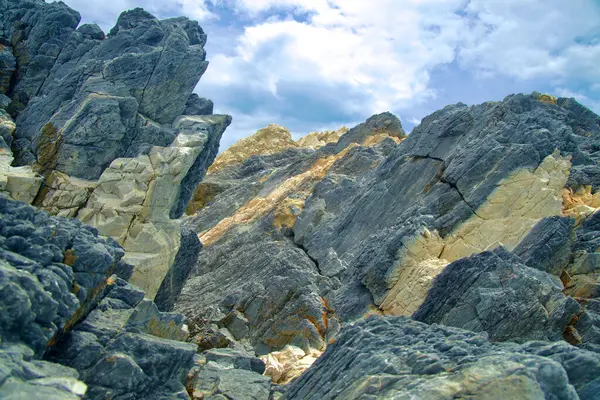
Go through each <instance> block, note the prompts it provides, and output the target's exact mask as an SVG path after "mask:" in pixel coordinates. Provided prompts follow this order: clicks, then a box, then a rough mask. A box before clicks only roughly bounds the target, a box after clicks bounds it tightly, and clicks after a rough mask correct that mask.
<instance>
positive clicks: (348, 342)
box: [285, 317, 600, 399]
mask: <svg viewBox="0 0 600 400" xmlns="http://www.w3.org/2000/svg"><path fill="white" fill-rule="evenodd" d="M599 368H600V356H599V355H598V354H596V353H592V352H589V351H586V350H581V349H577V348H575V347H573V346H570V345H568V344H566V343H564V342H563V343H556V344H548V343H546V342H528V343H525V344H523V345H517V344H510V343H505V344H492V343H490V342H489V341H488V339H487V336H486V335H485V334H480V333H474V332H470V331H465V330H461V329H457V328H449V327H443V326H438V325H431V326H429V325H425V324H422V323H419V322H416V321H412V320H410V319H407V318H403V317H371V318H368V319H366V320H362V321H360V322H358V323H356V324H354V325H351V326H349V327H347V328H346V329H345V330H344V331H343V333H342V334H341V335H340V337H339V339H338V341H337V342H336V343H335V344H333V345H331V346H329V347H328V349H327V351H325V353H324V354H323V356H322V357H321V358H320V359H319V360H317V362H316V363H315V364H314V365H313V367H311V368H310V369H309V370H308V371H307V372H306V373H305V374H304V375H302V377H300V379H298V380H297V381H295V382H294V383H292V384H291V387H290V388H289V389H288V392H287V393H286V396H285V398H286V399H317V398H318V399H333V398H343V399H358V398H360V399H370V398H382V399H391V398H417V399H451V398H473V399H495V398H498V399H548V398H552V399H578V398H581V399H587V398H590V399H592V398H597V397H596V396H597V392H596V391H597V388H598V384H600V382H599V380H598V376H599V374H600V369H599ZM584 371H585V372H584Z"/></svg>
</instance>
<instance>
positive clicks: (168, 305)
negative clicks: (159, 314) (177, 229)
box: [154, 227, 202, 311]
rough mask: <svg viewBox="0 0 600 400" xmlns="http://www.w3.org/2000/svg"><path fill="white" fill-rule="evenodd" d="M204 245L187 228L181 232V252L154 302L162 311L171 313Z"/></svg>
mask: <svg viewBox="0 0 600 400" xmlns="http://www.w3.org/2000/svg"><path fill="white" fill-rule="evenodd" d="M201 249H202V243H200V240H198V236H197V235H196V233H195V232H194V231H192V230H191V229H189V228H187V227H183V228H182V230H181V240H180V246H179V252H178V253H177V255H176V256H175V261H174V263H173V266H172V267H171V268H170V269H169V271H168V272H167V275H166V276H165V278H164V279H163V281H162V284H161V285H160V288H159V289H158V292H157V293H156V297H155V298H154V302H155V303H156V305H157V306H158V308H159V309H160V310H161V311H171V310H172V309H173V306H174V304H175V302H176V301H177V298H178V297H179V294H180V293H181V289H183V286H184V285H185V282H186V280H187V278H188V277H189V275H190V272H191V271H192V269H193V268H194V266H195V265H196V262H197V261H198V255H199V254H200V250H201Z"/></svg>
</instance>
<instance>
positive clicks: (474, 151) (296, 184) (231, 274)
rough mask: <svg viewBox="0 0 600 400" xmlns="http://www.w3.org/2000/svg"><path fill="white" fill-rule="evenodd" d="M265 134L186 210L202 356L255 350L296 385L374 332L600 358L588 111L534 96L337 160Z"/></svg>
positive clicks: (394, 127)
mask: <svg viewBox="0 0 600 400" xmlns="http://www.w3.org/2000/svg"><path fill="white" fill-rule="evenodd" d="M267 129H271V130H273V135H272V136H270V135H266V134H265V131H260V132H259V133H257V135H255V136H253V137H250V138H248V139H246V140H245V141H244V142H242V143H240V144H239V145H238V146H232V147H231V148H230V150H228V152H225V153H227V154H225V153H223V155H224V156H223V158H222V159H221V161H222V163H220V164H219V166H218V168H215V167H213V168H212V169H211V170H210V171H209V173H208V174H207V176H206V178H205V179H204V180H203V182H202V183H201V184H200V185H199V186H198V188H197V190H196V193H195V194H194V199H193V201H192V202H191V204H190V206H189V207H188V210H187V212H188V214H190V216H189V217H188V218H187V219H186V226H188V227H189V228H191V229H193V230H194V231H195V232H197V233H198V237H199V238H200V241H201V242H202V244H203V246H204V247H203V249H202V251H201V253H200V254H201V255H200V258H199V259H198V263H197V264H196V266H195V268H193V269H192V271H191V274H190V277H189V279H188V280H187V281H186V283H185V285H184V286H183V289H182V293H181V295H180V296H179V298H178V299H177V300H176V301H175V303H174V310H176V311H178V312H181V313H183V314H185V315H186V316H187V317H188V320H189V321H190V323H192V324H193V325H194V326H196V327H200V326H203V327H204V328H197V330H196V331H197V332H203V333H201V334H198V335H196V336H194V340H195V341H197V342H198V343H199V344H206V343H213V345H217V343H221V344H220V345H223V343H226V342H227V343H235V342H241V343H244V344H246V345H251V346H253V348H254V351H255V352H256V353H257V354H258V355H261V356H262V358H263V360H265V362H266V363H267V371H269V372H268V373H269V375H270V376H272V377H275V378H274V382H286V383H287V382H289V381H290V380H291V382H292V384H293V382H295V380H294V378H295V377H296V376H297V371H296V369H295V366H294V365H298V369H299V370H301V369H303V368H306V366H308V365H309V364H310V363H306V365H302V362H301V361H299V360H298V358H296V360H295V361H293V362H292V361H290V360H291V358H292V357H287V356H286V357H283V358H285V359H286V360H283V359H282V360H281V362H280V361H279V358H281V357H282V356H281V353H280V351H282V350H283V349H284V348H287V349H291V348H294V346H295V347H296V348H298V349H299V352H303V353H304V354H317V352H319V351H322V350H324V349H325V348H326V347H327V344H328V343H331V342H333V341H335V338H336V336H337V335H338V332H339V329H340V327H342V329H343V327H344V326H346V325H348V324H350V323H352V322H353V321H355V320H359V319H361V318H363V317H365V316H368V315H371V314H388V315H404V316H412V317H413V318H415V319H417V320H420V321H424V322H427V323H430V324H431V323H438V324H444V325H448V326H453V327H458V328H464V329H468V330H471V331H476V332H485V333H486V334H487V335H488V337H489V339H490V340H492V341H502V342H506V341H510V342H515V343H525V342H527V341H531V340H542V341H545V343H553V342H559V341H561V340H567V341H568V342H570V343H571V344H573V345H576V346H578V347H580V348H584V349H588V350H592V351H597V350H598V346H599V345H600V335H599V334H598V332H600V318H599V316H598V309H599V308H598V304H599V303H598V301H597V297H598V294H597V293H598V276H599V275H598V268H597V267H596V254H597V252H596V250H597V249H598V248H599V246H598V245H597V244H596V243H595V241H596V237H597V233H596V219H597V215H600V213H596V211H597V209H598V206H600V203H599V200H598V199H599V198H598V195H597V188H596V187H595V186H594V184H595V182H596V175H597V174H598V173H599V172H600V169H598V166H597V165H598V159H597V157H598V155H597V153H596V152H595V150H594V149H595V148H596V147H595V146H597V143H598V140H599V139H598V138H599V137H600V136H599V135H600V118H599V117H598V116H596V115H595V114H593V113H592V112H591V111H589V110H587V109H586V108H585V107H583V106H581V105H579V104H578V103H576V102H575V101H574V100H572V99H555V101H552V102H549V101H546V97H544V96H542V95H540V94H538V93H533V94H531V95H513V96H509V97H507V98H506V99H505V100H504V101H502V102H496V103H485V104H482V105H478V106H472V107H468V106H466V105H464V104H457V105H453V106H448V107H446V108H444V109H443V110H440V111H438V112H436V113H434V114H432V115H430V116H429V117H427V118H425V119H424V120H423V122H422V124H421V125H420V126H418V127H417V128H415V130H414V131H413V132H412V133H411V134H410V135H409V136H408V137H406V138H405V135H404V133H403V131H402V128H401V125H400V122H399V120H397V118H395V117H394V116H393V115H391V114H389V113H384V114H380V115H376V116H373V117H371V118H369V119H368V120H367V121H365V123H363V124H360V125H359V126H357V127H355V128H352V129H350V130H349V131H348V132H346V133H344V134H343V135H341V137H340V138H339V139H338V140H337V141H336V142H333V143H330V144H325V145H323V146H312V145H311V144H310V143H312V142H314V141H315V140H313V139H310V140H308V139H307V140H305V141H302V140H299V141H297V142H292V141H291V139H290V137H289V135H287V134H280V133H278V132H280V130H275V128H274V127H273V126H271V127H269V128H267ZM284 133H285V132H284ZM271 137H272V138H273V143H269V142H268V140H269V138H271ZM245 144H248V145H245ZM302 144H304V146H303V145H302ZM218 337H221V338H227V339H226V340H225V339H223V340H222V341H221V340H220V339H217V338H218ZM286 346H292V347H286ZM548 346H550V345H548ZM538 361H539V360H538ZM538 361H535V362H534V361H532V362H533V363H534V364H535V363H537V362H538ZM519 362H520V361H519ZM540 362H541V361H540ZM295 363H296V364H295ZM285 365H287V367H285ZM317 365H318V362H317ZM527 365H529V361H528V362H527ZM536 365H537V364H536ZM536 368H537V366H536ZM286 371H293V372H292V373H291V374H290V379H287V378H286V377H285V374H286ZM357 373H358V372H357ZM504 373H505V372H502V374H504ZM364 375H365V376H366V375H368V373H365V374H364ZM300 379H302V378H300ZM311 385H312V384H311ZM315 385H316V383H315ZM527 385H529V384H527ZM480 389H481V388H480ZM480 389H477V390H480ZM336 390H337V389H336ZM361 390H362V389H361ZM481 390H484V389H481ZM527 390H529V389H527ZM565 390H566V391H565V393H567V394H565V396H567V397H566V398H568V397H569V396H571V394H568V393H569V390H567V389H565ZM307 393H308V392H307ZM311 393H312V392H311ZM315 393H316V392H315ZM365 393H366V392H365ZM481 393H483V392H481ZM532 393H534V392H532ZM542 393H543V391H542ZM302 396H305V395H304V394H303V395H302ZM482 396H483V394H482ZM532 396H534V395H533V394H532ZM317 397H318V396H317ZM307 398H310V396H308V397H307ZM573 398H576V397H573Z"/></svg>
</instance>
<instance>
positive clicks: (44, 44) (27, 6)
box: [0, 0, 81, 112]
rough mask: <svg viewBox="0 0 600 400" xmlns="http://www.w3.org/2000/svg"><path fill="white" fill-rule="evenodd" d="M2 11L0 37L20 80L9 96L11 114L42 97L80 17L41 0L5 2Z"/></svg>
mask: <svg viewBox="0 0 600 400" xmlns="http://www.w3.org/2000/svg"><path fill="white" fill-rule="evenodd" d="M0 9H3V11H2V13H1V14H0V33H1V36H2V38H3V39H4V40H7V41H10V43H11V45H12V48H13V50H12V51H13V53H14V55H15V57H16V59H17V65H18V69H17V71H16V73H17V74H18V76H19V79H18V80H17V82H16V83H15V85H14V87H12V88H11V90H10V92H9V96H10V97H11V98H12V99H13V103H12V105H11V112H18V111H20V110H22V109H23V108H24V107H25V106H26V105H27V103H28V102H29V100H30V99H31V98H32V97H34V96H36V95H38V94H39V92H40V90H41V88H42V86H43V85H44V84H45V82H46V77H47V76H48V74H49V73H50V71H51V70H52V68H53V67H54V64H55V62H56V60H57V59H58V58H59V56H60V55H61V50H62V49H63V48H64V47H65V46H66V44H67V43H68V41H69V39H70V37H71V34H72V32H73V30H74V29H75V27H76V26H77V24H79V21H80V19H81V16H80V15H79V13H78V12H76V11H74V10H72V9H70V8H69V7H68V6H67V5H66V4H64V3H49V4H46V3H45V2H43V1H39V0H28V1H20V0H3V1H2V2H1V3H0Z"/></svg>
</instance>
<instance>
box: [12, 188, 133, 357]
mask: <svg viewBox="0 0 600 400" xmlns="http://www.w3.org/2000/svg"><path fill="white" fill-rule="evenodd" d="M0 219H1V220H2V222H3V224H2V226H1V228H0V236H1V237H2V238H3V240H0V255H1V257H0V258H1V260H0V270H1V272H0V280H2V282H3V283H2V287H3V291H4V294H3V295H2V296H0V308H1V309H2V310H3V312H2V318H3V321H2V324H1V325H2V327H1V328H0V338H1V339H2V342H24V343H26V344H27V345H29V346H30V347H32V348H33V349H34V350H35V351H36V353H37V354H38V355H40V354H41V352H43V351H44V350H45V349H46V346H47V344H48V342H49V341H50V340H52V341H56V340H57V339H58V338H60V336H61V335H62V334H63V333H65V331H68V330H69V329H71V327H72V326H73V325H74V324H76V323H77V322H78V321H79V320H81V319H83V318H85V316H87V314H88V313H89V312H90V311H91V309H93V308H94V307H95V305H96V304H97V303H98V302H99V301H100V300H101V298H102V295H103V287H104V286H105V284H106V279H107V278H108V277H109V276H110V275H111V274H112V273H113V271H114V269H115V265H116V264H117V263H118V261H119V259H120V258H121V257H122V256H123V254H124V253H123V250H121V249H120V248H118V247H117V245H116V243H114V242H112V241H107V240H104V239H100V238H99V237H98V234H97V232H95V231H94V230H93V229H91V228H90V227H86V226H85V225H83V224H81V223H80V222H79V221H75V220H66V219H64V218H60V217H51V216H49V215H48V214H46V213H45V212H40V211H38V210H37V209H35V208H33V207H31V206H29V205H25V204H23V203H19V202H16V201H12V200H8V199H4V198H0Z"/></svg>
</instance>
